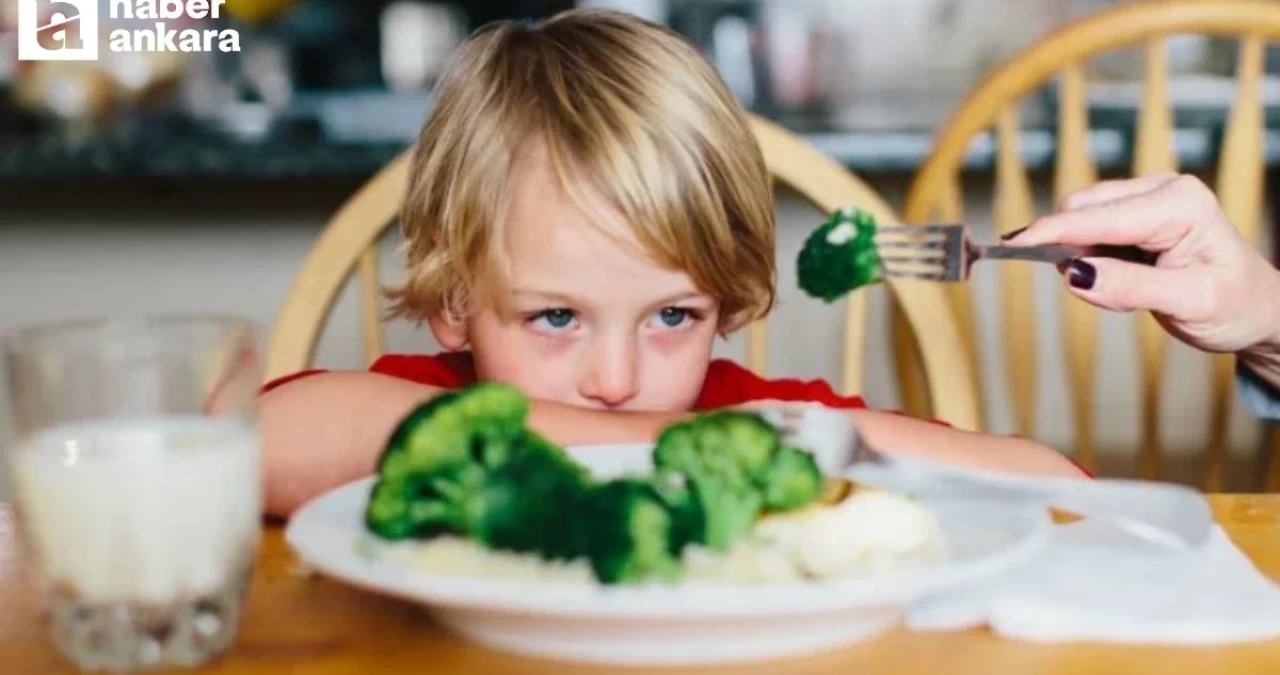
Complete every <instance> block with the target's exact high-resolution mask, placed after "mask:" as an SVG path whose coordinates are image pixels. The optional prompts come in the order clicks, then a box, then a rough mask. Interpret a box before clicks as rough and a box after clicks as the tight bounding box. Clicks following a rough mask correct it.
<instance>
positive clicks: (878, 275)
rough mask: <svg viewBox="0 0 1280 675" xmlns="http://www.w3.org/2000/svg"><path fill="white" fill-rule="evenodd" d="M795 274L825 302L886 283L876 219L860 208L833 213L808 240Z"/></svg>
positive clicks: (808, 291) (808, 290)
mask: <svg viewBox="0 0 1280 675" xmlns="http://www.w3.org/2000/svg"><path fill="white" fill-rule="evenodd" d="M796 274H797V276H798V277H799V285H800V288H801V289H802V290H803V291H804V292H805V293H808V294H809V295H810V296H812V297H815V298H818V299H820V300H822V301H824V302H834V301H836V300H838V299H840V297H842V296H843V295H845V294H846V293H848V292H850V291H852V290H854V289H857V288H861V287H863V286H867V285H870V284H876V283H880V282H881V281H883V280H884V275H883V267H882V265H881V260H880V252H879V249H877V248H876V221H875V218H873V217H872V216H871V214H869V213H867V212H866V211H863V210H861V209H851V208H843V209H840V210H838V211H836V212H835V213H833V214H832V215H831V217H830V218H829V219H827V221H826V222H825V223H823V224H822V225H821V226H820V227H818V229H816V230H814V231H813V233H812V234H810V235H809V238H808V239H806V240H805V242H804V246H803V247H802V248H801V249H800V255H799V257H798V258H797V259H796Z"/></svg>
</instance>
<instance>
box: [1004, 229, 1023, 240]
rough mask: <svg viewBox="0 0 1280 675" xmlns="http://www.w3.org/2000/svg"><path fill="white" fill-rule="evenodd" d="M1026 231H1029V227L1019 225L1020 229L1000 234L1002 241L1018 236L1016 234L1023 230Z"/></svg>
mask: <svg viewBox="0 0 1280 675" xmlns="http://www.w3.org/2000/svg"><path fill="white" fill-rule="evenodd" d="M1026 231H1027V228H1025V227H1019V228H1018V229H1016V230H1014V231H1012V232H1005V233H1004V234H1002V235H1000V241H1009V240H1010V239H1013V238H1014V237H1016V236H1018V235H1020V234H1022V233H1023V232H1026Z"/></svg>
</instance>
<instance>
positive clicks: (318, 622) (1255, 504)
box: [0, 495, 1280, 675]
mask: <svg viewBox="0 0 1280 675" xmlns="http://www.w3.org/2000/svg"><path fill="white" fill-rule="evenodd" d="M1210 499H1211V501H1212V504H1213V509H1214V513H1215V515H1216V517H1217V519H1218V522H1219V523H1221V525H1222V526H1223V528H1224V529H1225V530H1226V532H1227V533H1228V534H1229V535H1230V537H1231V539H1232V540H1234V541H1235V543H1236V544H1237V545H1238V546H1239V547H1240V548H1241V549H1242V550H1243V551H1244V552H1245V553H1246V554H1247V555H1248V556H1249V557H1250V558H1251V559H1252V560H1253V561H1254V563H1255V564H1256V565H1257V566H1258V567H1259V568H1260V569H1261V570H1262V571H1263V572H1264V573H1266V574H1267V575H1268V576H1270V577H1271V578H1272V579H1276V580H1280V495H1213V496H1211V498H1210ZM16 528H17V523H16V522H15V517H14V514H13V510H12V508H11V506H9V505H5V504H0V674H3V675H52V674H55V673H72V672H75V671H74V670H73V669H72V668H71V667H70V666H69V665H67V663H66V662H64V661H63V660H62V658H61V657H60V656H59V655H58V653H57V652H56V651H55V649H54V647H53V644H52V643H51V641H50V640H49V638H48V637H47V633H46V627H45V623H44V619H43V617H42V615H41V612H40V604H39V598H38V597H37V595H36V591H35V590H34V586H32V585H31V584H30V583H29V581H30V575H29V571H30V570H29V569H28V567H29V566H28V565H27V564H26V561H25V560H24V558H23V557H22V556H21V555H20V554H19V552H18V546H17V540H16V537H17V533H16ZM1177 590H1178V589H1173V588H1171V589H1169V592H1171V593H1176V592H1177ZM605 671H608V672H632V673H634V672H646V671H641V670H638V669H634V668H627V669H619V668H606V667H603V666H598V665H583V664H570V663H558V662H552V661H545V660H541V659H532V658H527V657H522V656H516V655H511V654H505V653H500V652H496V651H492V650H490V649H487V648H485V647H481V646H478V645H475V644H472V643H470V642H467V641H465V640H463V639H461V638H459V637H457V636H455V635H453V634H451V633H449V632H447V631H446V630H445V629H444V628H442V627H441V626H440V625H439V624H437V623H435V622H433V621H432V619H431V617H430V615H429V614H428V613H427V612H426V611H425V610H424V609H423V608H421V607H419V606H416V605H413V604H409V603H406V602H403V601H397V600H392V599H389V598H385V597H381V596H378V595H375V594H372V593H369V592H365V591H361V590H358V589H355V588H352V587H349V586H346V585H343V584H341V583H338V582H336V581H332V580H330V579H327V578H324V577H321V576H318V575H314V574H309V573H306V572H305V571H303V570H302V568H301V566H300V565H299V564H298V561H297V559H296V558H295V557H294V555H293V553H292V552H291V551H290V549H289V547H288V546H287V545H286V544H285V542H284V538H283V536H282V532H281V529H280V528H279V527H278V526H274V525H268V526H267V528H266V531H265V536H264V539H263V545H262V547H261V550H260V553H259V556H258V564H257V566H256V568H255V572H254V577H253V581H252V586H251V587H250V592H249V597H248V606H247V609H246V611H245V615H244V621H243V624H242V626H241V629H240V634H239V637H238V639H237V642H236V644H235V646H234V647H233V649H232V650H231V651H230V652H229V653H227V654H226V655H224V656H223V657H222V658H220V659H219V660H218V661H217V662H215V663H214V664H212V665H210V666H209V667H208V668H206V669H203V670H202V671H201V672H208V673H216V674H219V675H277V674H283V673H299V674H305V675H339V674H348V673H350V674H352V675H354V674H357V673H358V674H360V675H369V674H373V673H406V674H412V673H428V674H436V673H440V674H444V673H452V674H458V675H478V674H481V673H494V674H497V673H512V674H520V673H529V674H534V673H555V674H565V675H572V674H576V673H597V672H605ZM654 672H662V673H692V672H696V673H730V672H733V673H738V672H745V673H761V674H765V673H767V674H770V675H784V674H789V673H812V674H815V675H817V674H823V673H832V674H835V673H840V674H842V675H847V674H851V673H952V674H965V673H982V674H983V675H989V674H991V673H1019V674H1032V673H1161V674H1163V673H1196V674H1198V675H1199V674H1207V673H1232V674H1235V673H1273V674H1274V673H1280V640H1274V641H1268V642H1253V643H1248V644H1240V645H1232V646H1219V647H1170V646H1152V645H1147V646H1138V645H1120V644H1065V645H1040V644H1031V643H1024V642H1017V641H1012V640H1006V639H1002V638H999V637H997V636H995V635H993V634H991V633H990V632H988V631H986V630H976V629H975V630H965V631H959V632H949V633H912V632H910V631H907V630H905V629H902V628H899V629H895V630H892V631H891V632H889V633H887V634H885V635H882V636H880V637H877V638H874V639H872V640H870V641H868V642H865V643H862V644H858V645H855V646H852V647H848V648H843V649H839V650H834V651H828V652H824V653H818V654H812V655H808V656H805V657H800V658H792V659H785V660H778V661H771V662H767V663H759V664H751V665H740V666H718V667H699V668H664V669H661V670H659V671H654Z"/></svg>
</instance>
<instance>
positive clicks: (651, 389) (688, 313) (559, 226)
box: [432, 170, 719, 410]
mask: <svg viewBox="0 0 1280 675" xmlns="http://www.w3.org/2000/svg"><path fill="white" fill-rule="evenodd" d="M523 173H524V174H525V176H524V177H523V178H522V180H521V181H520V184H519V186H518V187H517V191H516V194H515V195H514V201H513V204H512V210H511V216H510V219H509V220H508V223H509V225H508V228H507V232H506V241H505V242H504V243H505V245H506V247H507V255H508V260H509V261H510V270H509V274H510V276H509V277H508V282H509V284H508V286H507V287H506V288H505V289H504V292H505V293H506V296H505V299H506V302H504V303H502V305H503V306H502V307H495V306H491V305H489V303H485V305H486V306H482V307H477V308H474V310H473V311H472V312H471V315H470V317H469V318H468V319H466V320H465V321H464V322H462V324H456V325H454V326H453V327H452V328H450V327H449V326H447V325H444V324H443V322H441V321H439V320H436V321H433V322H432V326H433V329H435V332H436V337H437V339H438V340H439V341H440V342H441V344H442V345H444V346H445V347H446V348H448V349H457V348H461V347H463V346H467V347H469V348H470V349H471V352H472V354H473V356H474V359H475V367H476V375H477V376H478V377H479V378H480V379H482V380H498V381H503V382H508V383H510V384H513V385H516V386H519V387H521V388H522V389H524V390H525V391H526V392H527V393H529V395H530V396H532V397H534V398H536V399H542V400H551V401H558V402H562V403H569V404H574V405H580V406H587V407H599V408H612V409H620V410H688V409H689V408H691V407H692V405H693V403H694V401H695V400H696V399H697V396H698V393H699V391H700V390H701V387H702V381H703V377H704V376H705V374H706V369H707V363H708V361H709V360H710V358H711V347H712V343H713V342H714V340H715V337H716V335H717V327H718V325H719V303H718V302H717V300H716V299H715V298H713V297H711V296H709V295H706V294H704V293H701V292H699V291H698V290H697V289H696V288H695V287H694V284H693V282H692V281H691V280H690V279H689V277H688V275H686V274H684V273H683V272H676V271H671V270H668V269H663V268H660V267H657V266H655V265H654V263H652V262H651V261H649V260H648V259H647V258H645V257H644V256H643V255H641V254H640V253H639V251H640V249H639V247H638V245H636V244H635V243H634V242H630V244H631V246H627V245H624V244H623V243H621V242H618V241H616V240H614V239H611V238H610V237H608V236H607V235H605V234H604V233H602V232H601V231H600V230H599V228H598V227H596V226H593V225H592V224H591V223H590V222H589V220H588V217H587V216H586V215H585V214H584V213H582V211H580V210H579V209H578V208H576V206H575V205H574V204H573V202H572V201H571V200H570V199H569V198H568V197H566V196H565V195H563V194H562V193H561V191H560V189H559V188H558V186H557V184H556V182H555V180H554V178H553V177H552V176H551V175H550V174H549V172H548V171H546V170H528V171H525V172H523ZM604 213H605V214H606V215H608V216H609V217H611V218H620V217H621V216H620V215H619V214H617V213H616V212H615V211H613V210H612V209H609V210H606V211H604ZM619 231H625V228H619Z"/></svg>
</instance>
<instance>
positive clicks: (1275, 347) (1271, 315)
mask: <svg viewBox="0 0 1280 675" xmlns="http://www.w3.org/2000/svg"><path fill="white" fill-rule="evenodd" d="M1268 280H1269V281H1270V282H1271V284H1270V285H1269V288H1268V290H1267V292H1265V293H1264V294H1263V295H1262V298H1263V301H1262V306H1261V307H1259V308H1258V311H1259V312H1261V313H1262V314H1263V315H1264V316H1265V317H1266V321H1265V322H1264V325H1266V326H1267V327H1268V329H1267V332H1266V333H1265V334H1264V336H1263V338H1262V339H1261V340H1260V341H1258V342H1257V343H1256V344H1254V345H1253V346H1252V347H1249V348H1247V349H1245V350H1243V351H1241V352H1240V354H1239V357H1240V361H1241V363H1242V364H1243V366H1244V367H1245V368H1248V369H1249V371H1250V372H1252V373H1253V374H1254V375H1256V376H1257V377H1258V378H1260V379H1261V380H1263V381H1264V382H1266V383H1268V384H1270V385H1271V386H1272V387H1274V388H1276V389H1278V390H1280V270H1275V269H1272V270H1271V275H1270V276H1269V277H1268Z"/></svg>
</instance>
